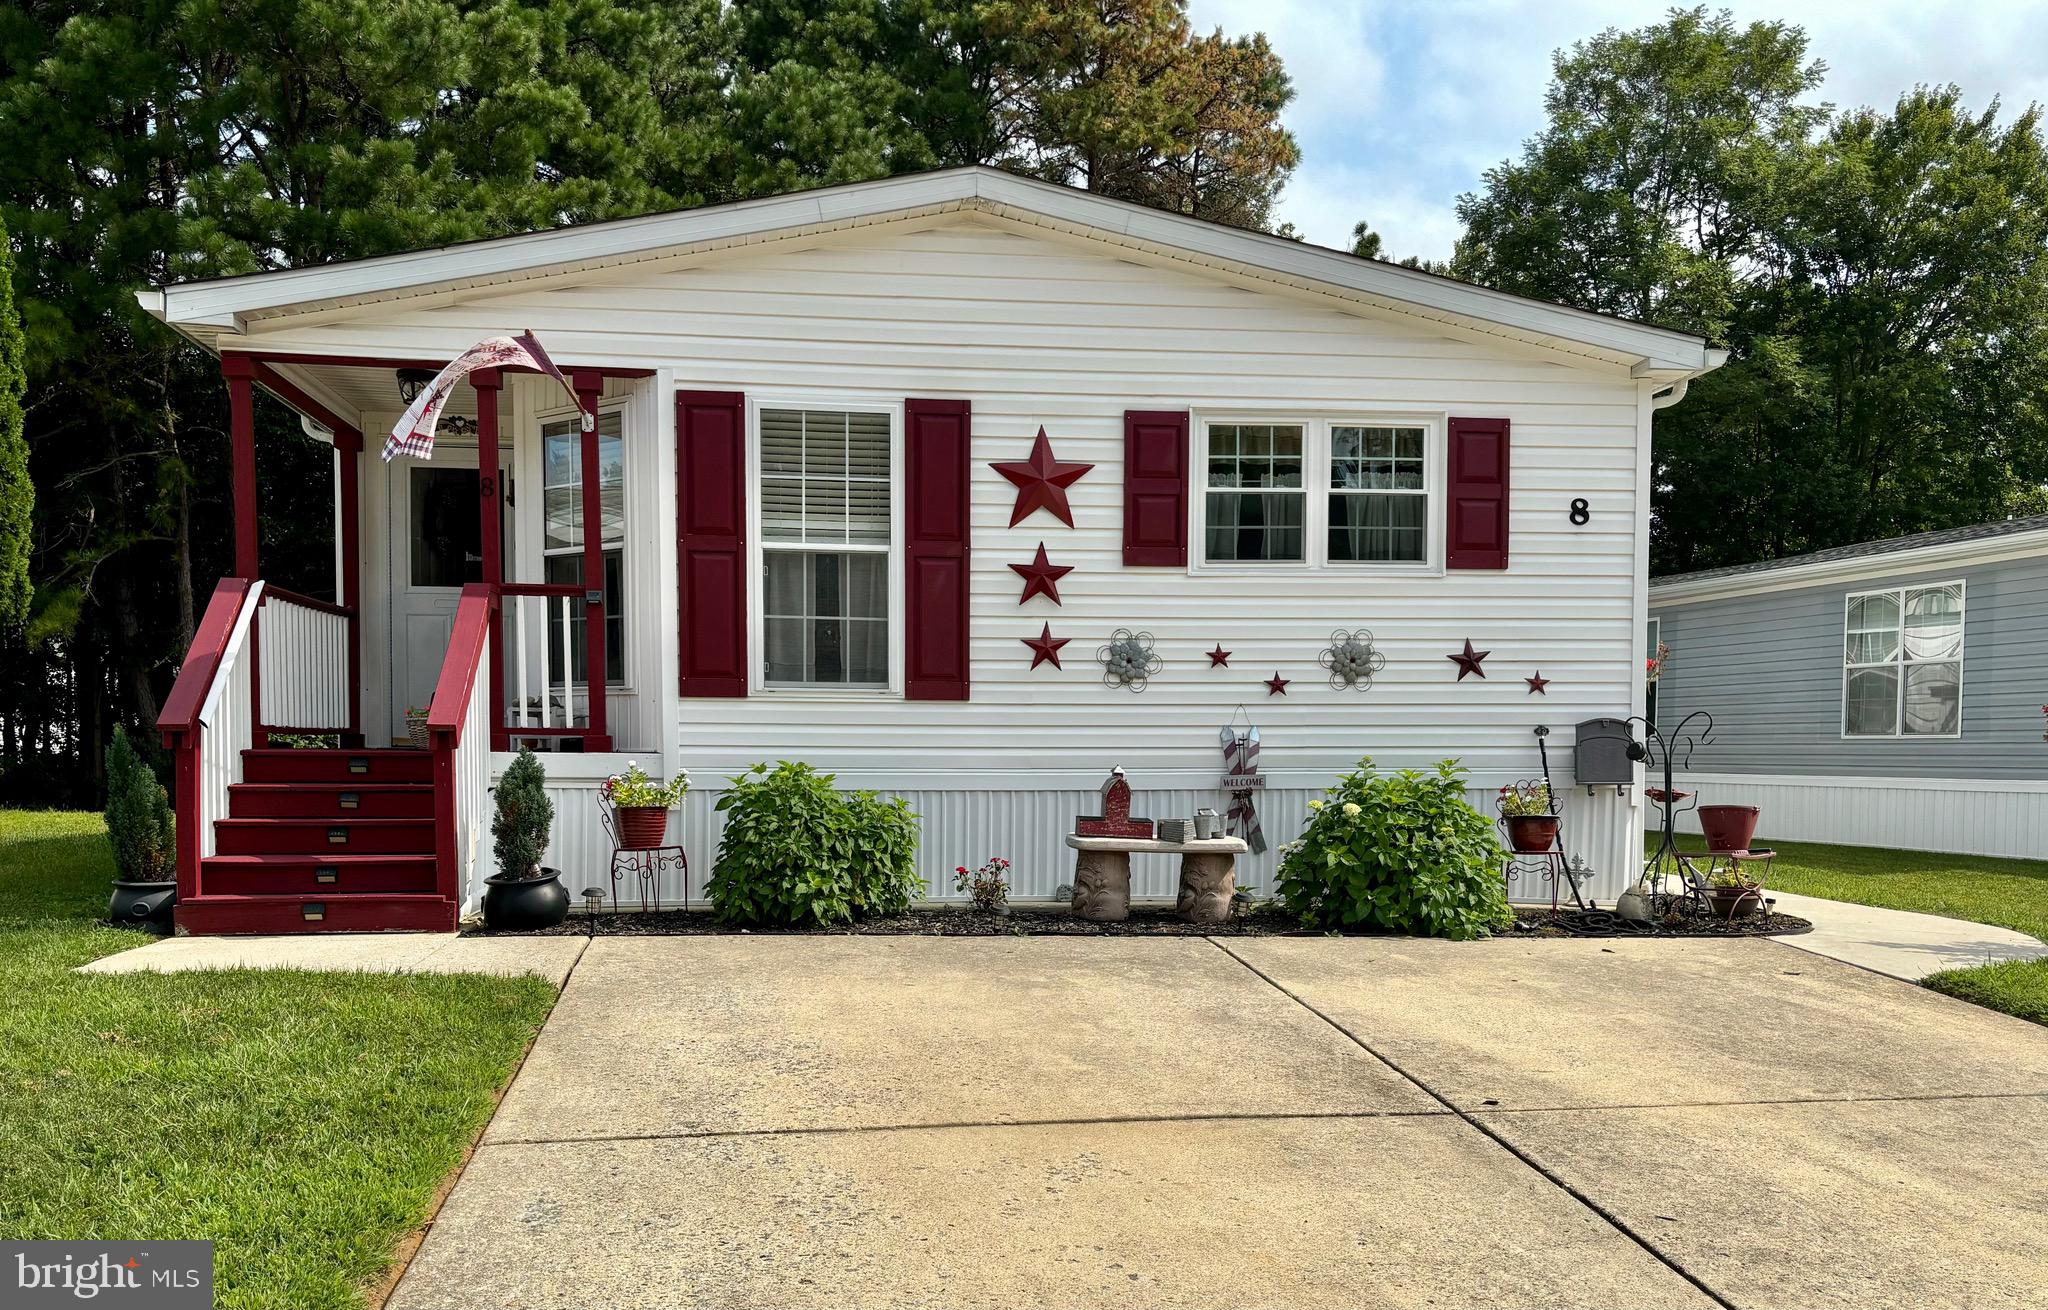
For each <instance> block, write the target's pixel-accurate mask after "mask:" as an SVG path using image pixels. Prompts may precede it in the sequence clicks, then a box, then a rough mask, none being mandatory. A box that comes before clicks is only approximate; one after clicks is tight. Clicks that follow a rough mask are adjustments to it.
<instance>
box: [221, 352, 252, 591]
mask: <svg viewBox="0 0 2048 1310" xmlns="http://www.w3.org/2000/svg"><path fill="white" fill-rule="evenodd" d="M220 371H221V376H222V377H224V378H226V379H227V380H228V436H229V439H230V442H231V444H232V446H233V452H234V488H235V576H236V577H238V578H252V579H253V578H255V577H256V576H257V572H256V569H257V564H256V387H255V382H256V361H254V360H251V359H245V358H243V357H242V356H240V355H237V354H233V353H229V354H225V355H222V356H221V357H220Z"/></svg>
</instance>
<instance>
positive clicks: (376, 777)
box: [242, 747, 434, 785]
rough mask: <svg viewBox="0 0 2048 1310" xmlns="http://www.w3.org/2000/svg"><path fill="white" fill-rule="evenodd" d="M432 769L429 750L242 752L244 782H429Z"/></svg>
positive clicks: (432, 763) (432, 762)
mask: <svg viewBox="0 0 2048 1310" xmlns="http://www.w3.org/2000/svg"><path fill="white" fill-rule="evenodd" d="M433 770H434V757H433V756H432V755H430V754H428V753H427V752H426V751H416V750H405V749H402V748H395V747H385V748H382V749H377V750H359V751H339V750H247V751H243V752H242V780H243V781H244V782H331V783H335V784H337V785H339V784H341V783H350V782H353V783H378V782H418V783H430V782H432V781H433V779H434V772H433Z"/></svg>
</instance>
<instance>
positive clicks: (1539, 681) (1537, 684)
mask: <svg viewBox="0 0 2048 1310" xmlns="http://www.w3.org/2000/svg"><path fill="white" fill-rule="evenodd" d="M1479 676H1480V677H1482V678H1483V677H1485V676H1486V675H1485V674H1484V673H1482V674H1480V675H1479ZM1522 681H1523V682H1526V683H1528V684H1529V694H1530V695H1531V696H1548V695H1549V694H1550V693H1549V692H1547V691H1545V690H1543V689H1544V688H1545V687H1548V686H1549V685H1550V679H1548V678H1546V677H1544V676H1543V670H1541V669H1538V670H1536V676H1535V677H1533V678H1524V679H1522Z"/></svg>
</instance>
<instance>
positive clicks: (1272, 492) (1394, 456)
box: [1190, 414, 1443, 571]
mask: <svg viewBox="0 0 2048 1310" xmlns="http://www.w3.org/2000/svg"><path fill="white" fill-rule="evenodd" d="M1195 433H1196V435H1195V442H1196V451H1195V456H1196V459H1195V467H1196V468H1197V469H1198V470H1199V473H1198V475H1197V476H1198V477H1199V478H1200V486H1199V491H1200V494H1199V495H1197V496H1196V497H1195V509H1194V513H1195V517H1196V520H1197V521H1196V523H1195V524H1194V525H1193V527H1194V531H1193V534H1192V535H1193V536H1194V539H1195V541H1196V542H1197V543H1198V550H1197V552H1196V554H1195V557H1194V560H1193V561H1192V563H1191V565H1190V567H1191V568H1193V569H1196V570H1202V569H1238V568H1244V569H1285V568H1288V567H1290V566H1291V567H1293V568H1297V569H1312V568H1313V569H1319V568H1338V569H1374V570H1408V571H1432V570H1436V569H1440V568H1441V567H1442V554H1441V550H1440V546H1439V542H1440V540H1441V538H1442V535H1443V534H1442V532H1441V531H1440V524H1441V515H1442V505H1441V500H1442V481H1443V473H1442V469H1441V465H1442V463H1443V444H1442V433H1443V419H1442V417H1441V416H1438V415H1407V414H1399V415H1356V416H1353V415H1344V414H1331V415H1319V416H1313V417H1311V416H1303V415H1295V416H1291V417H1289V416H1283V415H1246V416H1237V415H1230V414H1206V415H1196V416H1195Z"/></svg>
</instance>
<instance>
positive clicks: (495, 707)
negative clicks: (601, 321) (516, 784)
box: [469, 368, 512, 751]
mask: <svg viewBox="0 0 2048 1310" xmlns="http://www.w3.org/2000/svg"><path fill="white" fill-rule="evenodd" d="M469 385H470V386H471V387H473V388H475V390H476V495H477V502H478V505H477V507H478V509H479V510H480V511H481V512H480V514H479V515H478V522H479V523H480V524H481V525H482V527H483V555H484V584H485V585H486V586H488V587H490V589H491V594H492V595H497V594H498V588H499V587H501V586H503V585H504V582H505V544H504V543H505V531H504V526H503V522H502V520H503V510H502V508H501V506H503V505H504V503H505V497H504V492H503V490H502V488H501V487H500V485H499V484H500V482H501V478H500V476H499V474H500V472H501V470H500V467H499V459H498V392H499V391H500V390H501V389H502V388H503V387H504V385H505V377H504V374H502V373H500V372H499V371H498V370H497V369H494V368H480V369H478V370H476V371H475V372H474V373H471V374H470V375H469ZM501 609H502V607H501V606H497V605H493V606H492V607H491V640H490V646H489V649H488V650H487V651H486V654H485V658H487V659H488V660H490V662H491V681H490V688H491V692H490V695H491V749H492V750H494V751H507V750H511V749H512V735H511V733H510V732H509V731H508V730H507V729H506V727H505V621H504V617H503V615H502V614H501V612H500V611H501Z"/></svg>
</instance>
